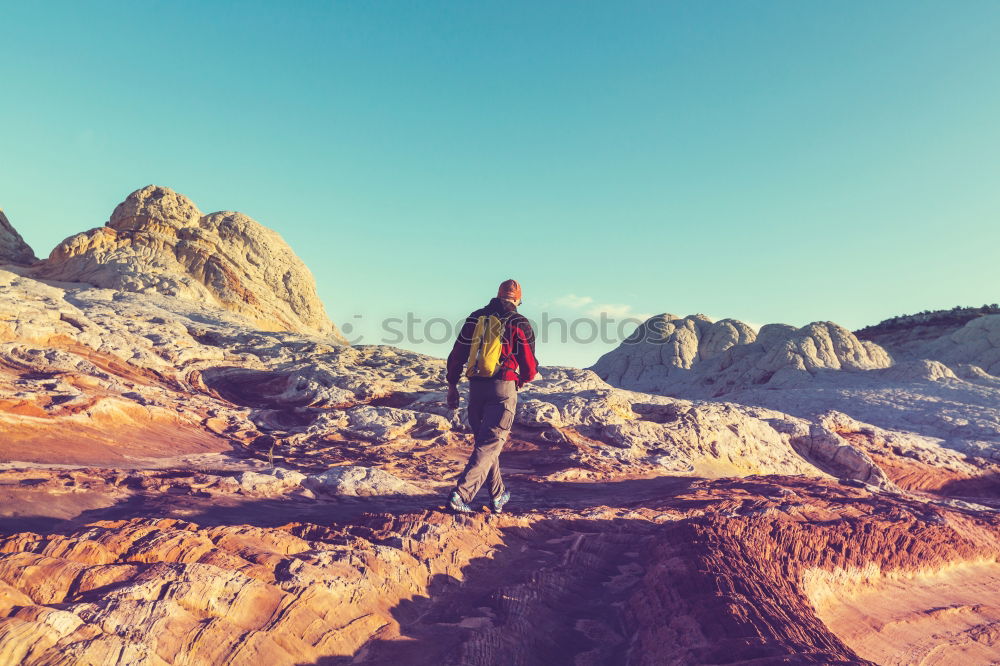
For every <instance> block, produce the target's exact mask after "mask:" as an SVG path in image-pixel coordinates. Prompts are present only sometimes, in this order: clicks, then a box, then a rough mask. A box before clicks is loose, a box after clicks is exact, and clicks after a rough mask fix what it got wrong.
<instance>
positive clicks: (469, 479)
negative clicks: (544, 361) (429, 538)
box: [447, 280, 538, 513]
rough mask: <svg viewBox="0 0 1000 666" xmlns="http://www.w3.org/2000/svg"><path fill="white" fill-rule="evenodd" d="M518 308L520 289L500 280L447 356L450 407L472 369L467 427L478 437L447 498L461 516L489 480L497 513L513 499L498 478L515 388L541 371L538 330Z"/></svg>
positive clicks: (472, 315)
mask: <svg viewBox="0 0 1000 666" xmlns="http://www.w3.org/2000/svg"><path fill="white" fill-rule="evenodd" d="M520 304H521V285H519V284H518V283H517V282H516V281H515V280H505V281H504V282H502V283H501V284H500V289H498V290H497V297H496V298H494V299H492V300H491V301H490V302H489V303H488V304H487V305H486V307H483V308H480V309H478V310H476V311H475V312H473V313H472V314H470V315H469V316H468V318H467V319H466V320H465V324H464V325H463V326H462V330H461V332H460V333H459V335H458V340H456V341H455V346H454V347H453V348H452V350H451V354H449V355H448V374H447V378H448V406H449V407H451V408H452V409H455V408H457V407H458V400H459V397H458V381H459V379H461V376H462V368H463V367H465V366H466V365H468V369H467V370H466V375H467V376H468V377H469V408H468V415H469V426H471V428H472V433H473V435H474V436H475V448H474V449H473V451H472V455H471V456H469V462H468V464H466V466H465V470H464V471H463V472H462V475H461V476H459V477H458V483H457V485H456V487H455V490H454V491H452V493H451V496H450V497H449V498H448V505H449V507H451V509H452V510H453V511H455V512H457V513H472V507H470V506H469V503H470V502H471V501H472V500H473V499H474V498H475V497H476V493H478V492H479V489H480V488H481V487H482V486H483V483H484V482H486V481H487V480H488V481H489V489H490V496H491V498H492V499H491V502H490V505H491V507H492V509H493V511H494V512H495V513H500V512H501V511H503V507H504V504H506V503H507V502H508V500H510V493H509V492H507V490H506V489H505V488H504V485H503V479H502V478H501V477H500V450H501V449H502V448H503V445H504V442H506V441H507V436H508V435H509V434H510V428H511V426H512V425H513V424H514V410H515V409H516V408H517V389H519V388H521V386H523V385H524V383H525V382H530V381H531V380H532V379H534V377H535V374H536V373H537V372H538V362H537V361H536V360H535V332H534V331H533V330H531V324H530V323H528V320H527V319H525V318H524V317H523V316H522V315H520V314H518V312H517V306H518V305H520Z"/></svg>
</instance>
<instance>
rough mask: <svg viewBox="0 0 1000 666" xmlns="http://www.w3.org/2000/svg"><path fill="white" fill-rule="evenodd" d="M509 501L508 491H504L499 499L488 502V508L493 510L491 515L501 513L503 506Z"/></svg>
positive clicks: (495, 498)
mask: <svg viewBox="0 0 1000 666" xmlns="http://www.w3.org/2000/svg"><path fill="white" fill-rule="evenodd" d="M509 501H510V491H509V490H505V491H503V494H502V495H500V497H494V498H493V499H491V500H490V508H491V509H493V513H503V505H504V504H506V503H507V502H509Z"/></svg>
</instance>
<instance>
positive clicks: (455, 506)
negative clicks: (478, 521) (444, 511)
mask: <svg viewBox="0 0 1000 666" xmlns="http://www.w3.org/2000/svg"><path fill="white" fill-rule="evenodd" d="M448 508H449V509H451V510H452V511H454V512H455V513H473V511H472V507H471V506H469V505H468V504H466V503H465V500H463V499H462V497H461V496H460V495H459V494H458V491H457V490H453V491H451V497H449V498H448Z"/></svg>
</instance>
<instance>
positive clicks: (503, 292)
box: [497, 279, 521, 303]
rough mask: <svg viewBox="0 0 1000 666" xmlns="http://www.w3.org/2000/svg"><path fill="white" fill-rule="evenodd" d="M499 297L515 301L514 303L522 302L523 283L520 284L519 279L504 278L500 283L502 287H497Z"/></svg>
mask: <svg viewBox="0 0 1000 666" xmlns="http://www.w3.org/2000/svg"><path fill="white" fill-rule="evenodd" d="M497 298H500V299H503V300H505V301H513V302H514V303H520V302H521V285H519V284H518V283H517V280H514V279H510V280H504V281H503V282H501V283H500V288H499V289H497Z"/></svg>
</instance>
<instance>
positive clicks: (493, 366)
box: [465, 315, 510, 377]
mask: <svg viewBox="0 0 1000 666" xmlns="http://www.w3.org/2000/svg"><path fill="white" fill-rule="evenodd" d="M509 319H510V316H509V315H508V316H507V317H504V318H502V319H501V318H500V317H498V316H496V315H481V316H480V317H479V318H478V319H476V330H475V332H473V334H472V344H471V346H470V347H469V362H468V363H467V364H466V368H465V376H466V377H492V376H493V375H495V374H496V372H497V369H498V368H499V367H500V353H501V350H502V349H503V334H504V331H505V330H506V328H507V321H508V320H509Z"/></svg>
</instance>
